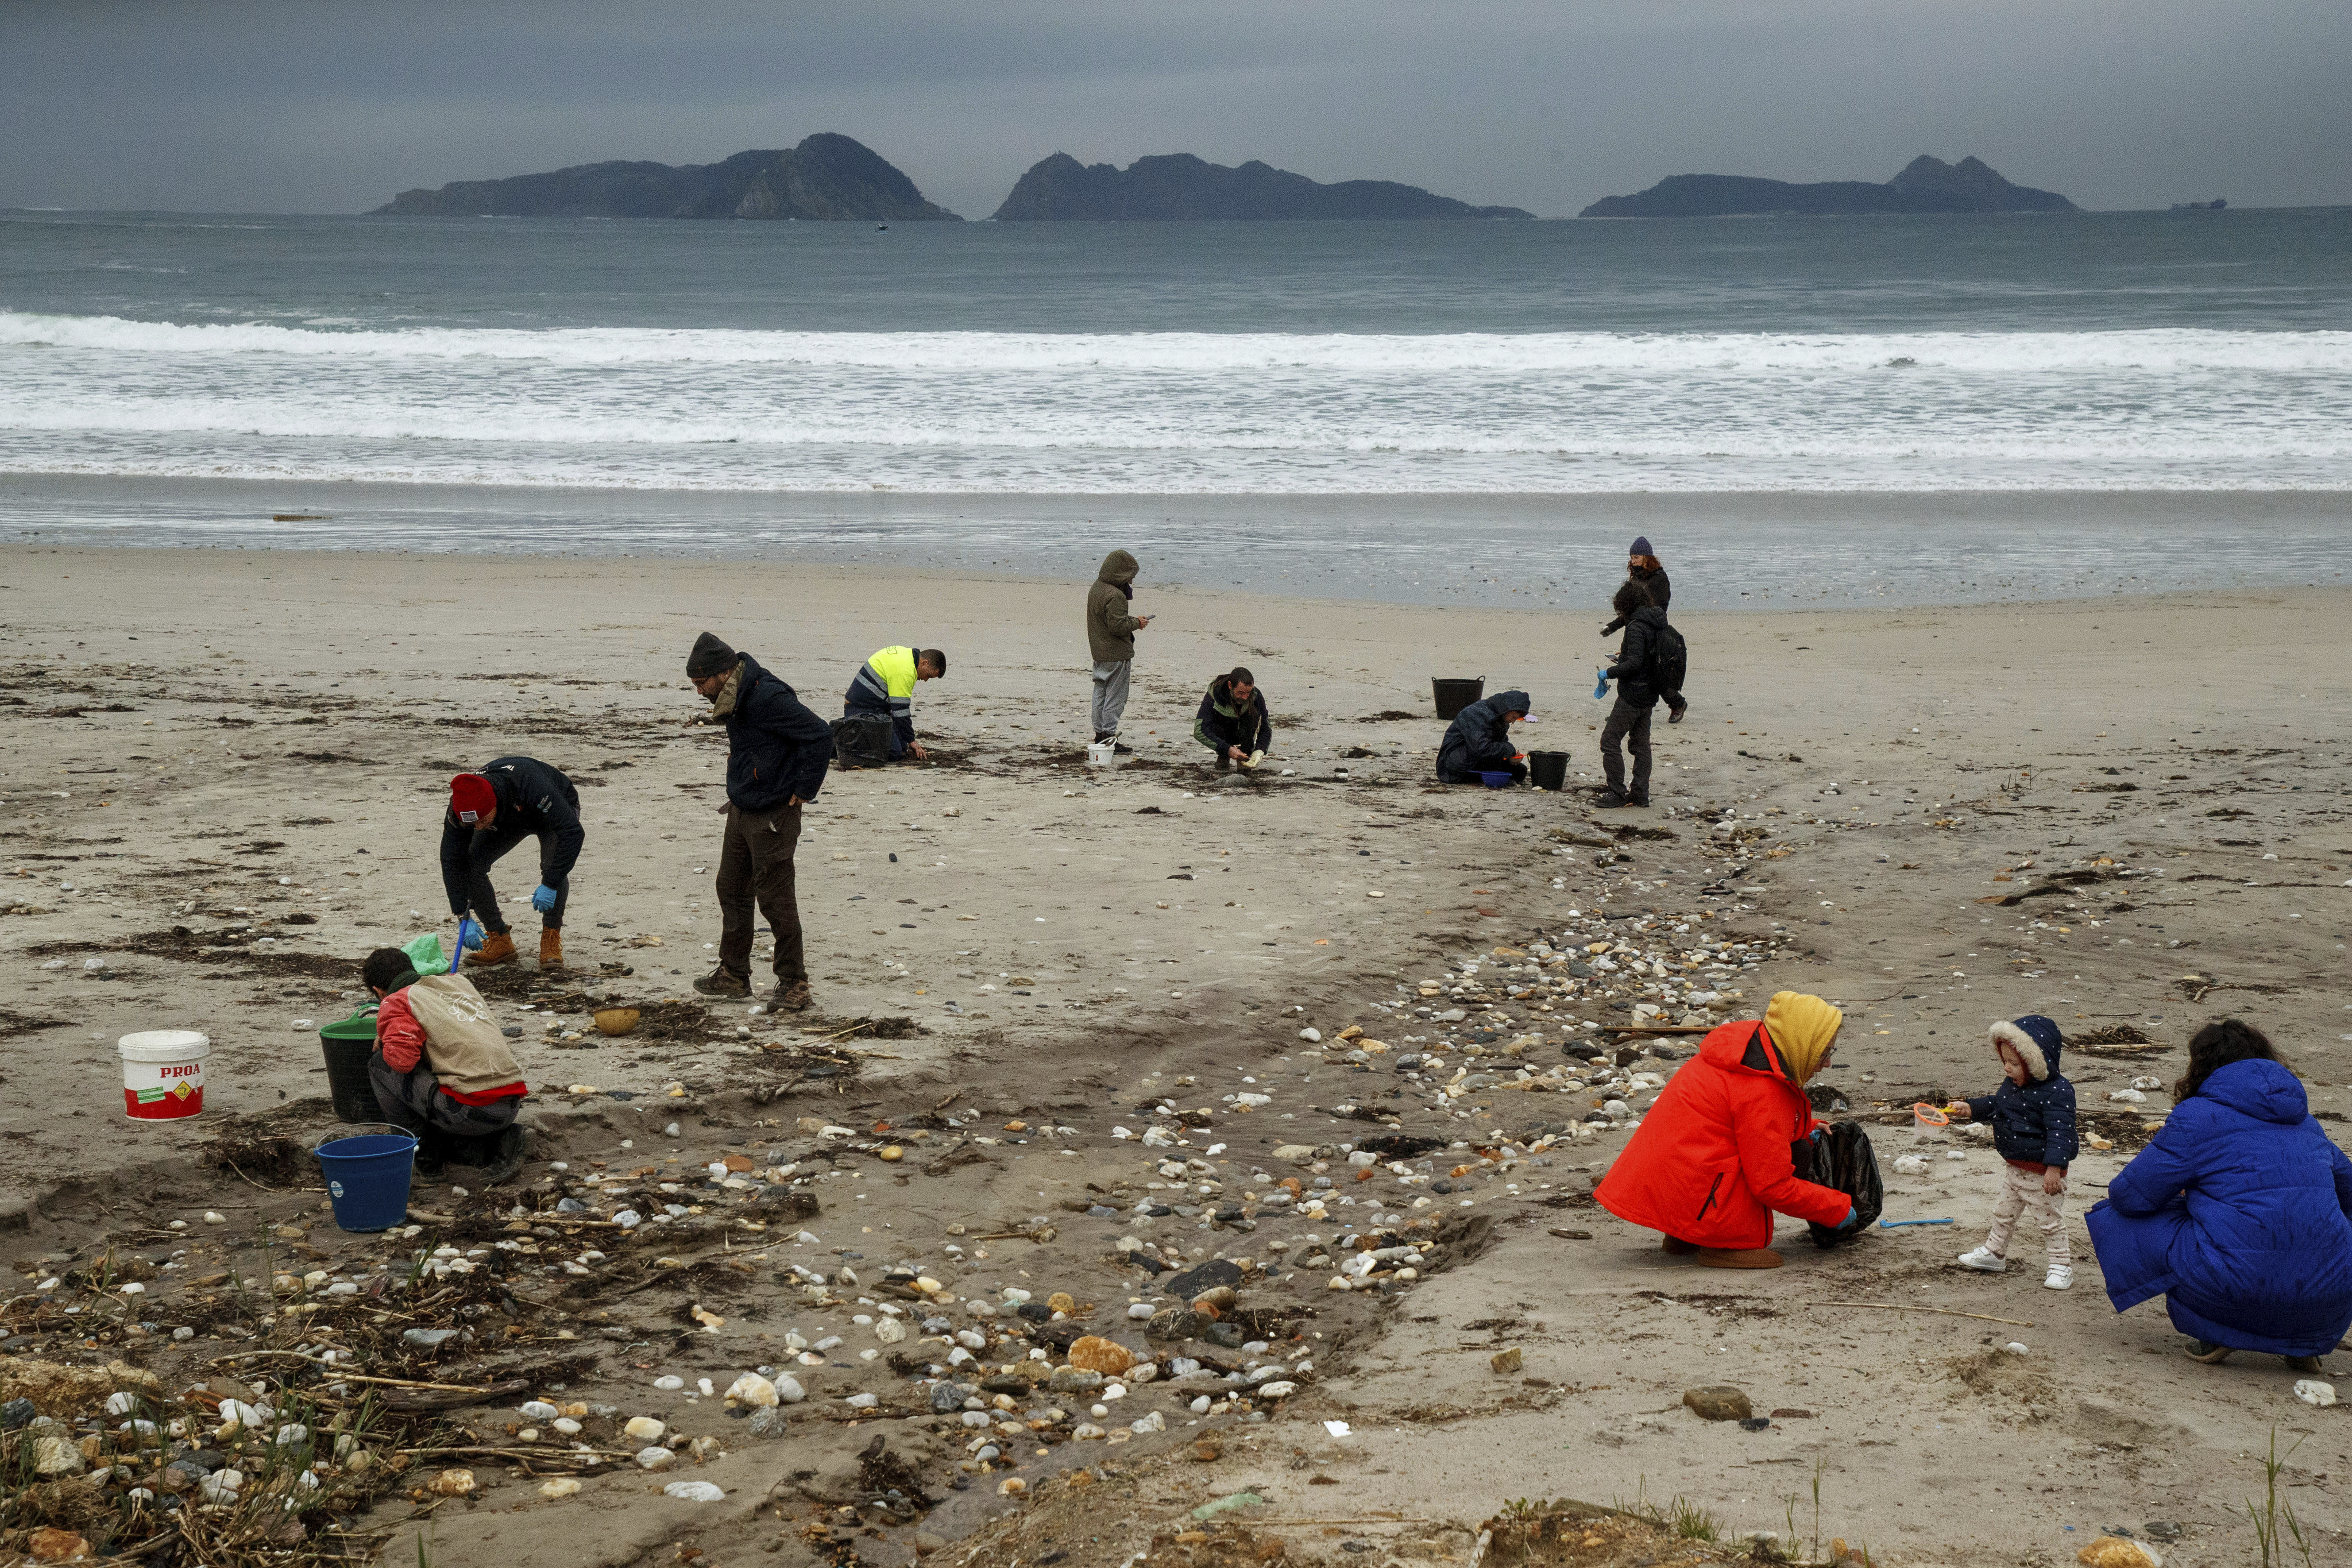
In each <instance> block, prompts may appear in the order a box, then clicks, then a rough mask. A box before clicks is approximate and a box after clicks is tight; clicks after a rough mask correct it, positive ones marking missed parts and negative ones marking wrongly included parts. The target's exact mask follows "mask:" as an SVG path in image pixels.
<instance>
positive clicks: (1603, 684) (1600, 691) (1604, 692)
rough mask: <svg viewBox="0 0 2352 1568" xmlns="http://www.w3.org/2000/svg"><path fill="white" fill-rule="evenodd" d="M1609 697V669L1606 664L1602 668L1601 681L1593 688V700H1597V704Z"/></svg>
mask: <svg viewBox="0 0 2352 1568" xmlns="http://www.w3.org/2000/svg"><path fill="white" fill-rule="evenodd" d="M1608 695H1609V667H1608V666H1607V665H1605V664H1604V665H1602V666H1601V679H1599V680H1598V681H1596V682H1595V683H1594V684H1593V688H1592V697H1593V700H1595V701H1596V702H1597V701H1599V700H1601V698H1603V697H1606V696H1608Z"/></svg>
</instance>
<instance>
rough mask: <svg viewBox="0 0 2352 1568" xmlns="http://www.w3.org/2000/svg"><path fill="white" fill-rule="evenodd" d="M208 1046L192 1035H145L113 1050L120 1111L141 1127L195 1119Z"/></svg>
mask: <svg viewBox="0 0 2352 1568" xmlns="http://www.w3.org/2000/svg"><path fill="white" fill-rule="evenodd" d="M212 1048H213V1043H212V1041H210V1040H209V1039H206V1038H205V1037H204V1036H202V1035H200V1034H198V1033H196V1031H195V1030H194V1029H149V1030H147V1031H145V1032H143V1033H142V1034H136V1035H125V1036H123V1037H122V1038H121V1040H120V1041H118V1042H117V1043H116V1045H115V1049H116V1050H117V1051H118V1052H120V1053H121V1057H122V1111H123V1114H124V1115H126V1116H131V1117H135V1118H137V1119H138V1120H140V1121H170V1120H172V1119H173V1118H175V1117H181V1116H194V1115H196V1114H197V1113H199V1112H200V1111H202V1110H204V1108H205V1057H207V1056H209V1055H210V1054H211V1053H212Z"/></svg>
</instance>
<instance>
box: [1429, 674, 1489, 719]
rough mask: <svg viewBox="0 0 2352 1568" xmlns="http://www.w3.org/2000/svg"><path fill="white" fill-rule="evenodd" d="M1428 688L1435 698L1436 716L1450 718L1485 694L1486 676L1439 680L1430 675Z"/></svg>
mask: <svg viewBox="0 0 2352 1568" xmlns="http://www.w3.org/2000/svg"><path fill="white" fill-rule="evenodd" d="M1429 689H1430V693H1431V695H1433V697H1435V698H1436V699H1437V716H1438V717H1439V718H1441V719H1451V718H1453V717H1454V715H1455V714H1457V713H1459V712H1461V711H1462V710H1464V709H1465V708H1467V707H1469V706H1470V704H1472V703H1473V702H1475V701H1477V700H1478V699H1479V698H1481V697H1484V696H1485V695H1486V677H1485V676H1483V675H1482V676H1480V677H1479V678H1478V679H1475V680H1440V679H1437V678H1436V677H1434V676H1432V677H1431V678H1430V681H1429Z"/></svg>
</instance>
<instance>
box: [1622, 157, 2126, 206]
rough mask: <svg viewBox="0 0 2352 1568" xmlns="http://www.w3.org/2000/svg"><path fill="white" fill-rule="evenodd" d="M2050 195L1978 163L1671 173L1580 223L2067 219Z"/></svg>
mask: <svg viewBox="0 0 2352 1568" xmlns="http://www.w3.org/2000/svg"><path fill="white" fill-rule="evenodd" d="M2080 210H2081V209H2080V208H2078V207H2076V206H2075V205H2074V203H2073V202H2070V201H2068V200H2067V199H2066V198H2065V197H2064V196H2062V195H2059V194H2058V193H2057V192H2055V191H2037V190H2034V189H2032V187H2031V186H2027V185H2012V184H2010V183H2009V182H2008V181H2007V180H2004V179H2002V178H2001V177H2000V174H1996V173H1994V172H1993V170H1992V169H1990V167H1988V166H1987V165H1986V164H1985V163H1983V162H1982V161H1980V160H1979V159H1976V158H1963V159H1961V160H1960V161H1959V162H1958V163H1945V162H1944V161H1943V160H1942V159H1940V158H1930V157H1927V155H1925V154H1924V153H1923V154H1921V155H1920V156H1919V157H1916V158H1914V159H1912V160H1911V162H1910V163H1909V164H1908V165H1907V166H1906V168H1905V169H1904V171H1903V172H1902V173H1901V174H1897V175H1895V177H1894V178H1893V179H1891V180H1889V181H1887V182H1886V183H1885V184H1883V185H1874V184H1869V183H1867V182H1865V181H1862V180H1826V181H1823V182H1822V183H1821V184H1803V185H1801V184H1790V183H1789V182H1788V181H1786V180H1761V179H1755V178H1751V177H1749V176H1748V175H1745V174H1675V175H1672V176H1670V177H1669V178H1666V179H1664V180H1661V181H1659V182H1658V183H1657V184H1654V185H1652V186H1651V187H1650V188H1649V189H1648V190H1646V191H1642V192H1639V193H1637V194H1635V195H1630V196H1604V197H1602V198H1601V200H1599V201H1597V202H1595V203H1593V204H1592V205H1591V206H1589V207H1587V208H1585V209H1584V210H1583V211H1582V212H1580V213H1579V214H1577V215H1576V216H1579V217H1741V216H1762V215H1765V214H1777V213H1796V214H1801V215H1805V216H1820V215H1825V214H1851V213H2071V212H2078V211H2080Z"/></svg>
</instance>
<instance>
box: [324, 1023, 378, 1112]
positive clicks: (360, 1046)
mask: <svg viewBox="0 0 2352 1568" xmlns="http://www.w3.org/2000/svg"><path fill="white" fill-rule="evenodd" d="M319 1046H320V1049H321V1050H323V1051H324V1052H325V1053H326V1056H327V1093H328V1094H329V1095H330V1096H331V1098H332V1099H333V1100H334V1102H335V1120H336V1121H383V1109H382V1108H381V1107H380V1106H378V1105H377V1104H376V1101H375V1086H374V1085H373V1084H372V1083H370V1082H369V1081H368V1058H370V1057H371V1056H373V1055H374V1054H375V1009H374V1008H373V1007H362V1008H361V1009H360V1010H359V1011H358V1012H356V1013H354V1014H352V1016H350V1017H348V1018H338V1019H336V1020H335V1021H334V1022H333V1023H331V1024H329V1025H328V1026H326V1027H325V1028H322V1029H320V1031H319Z"/></svg>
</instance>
